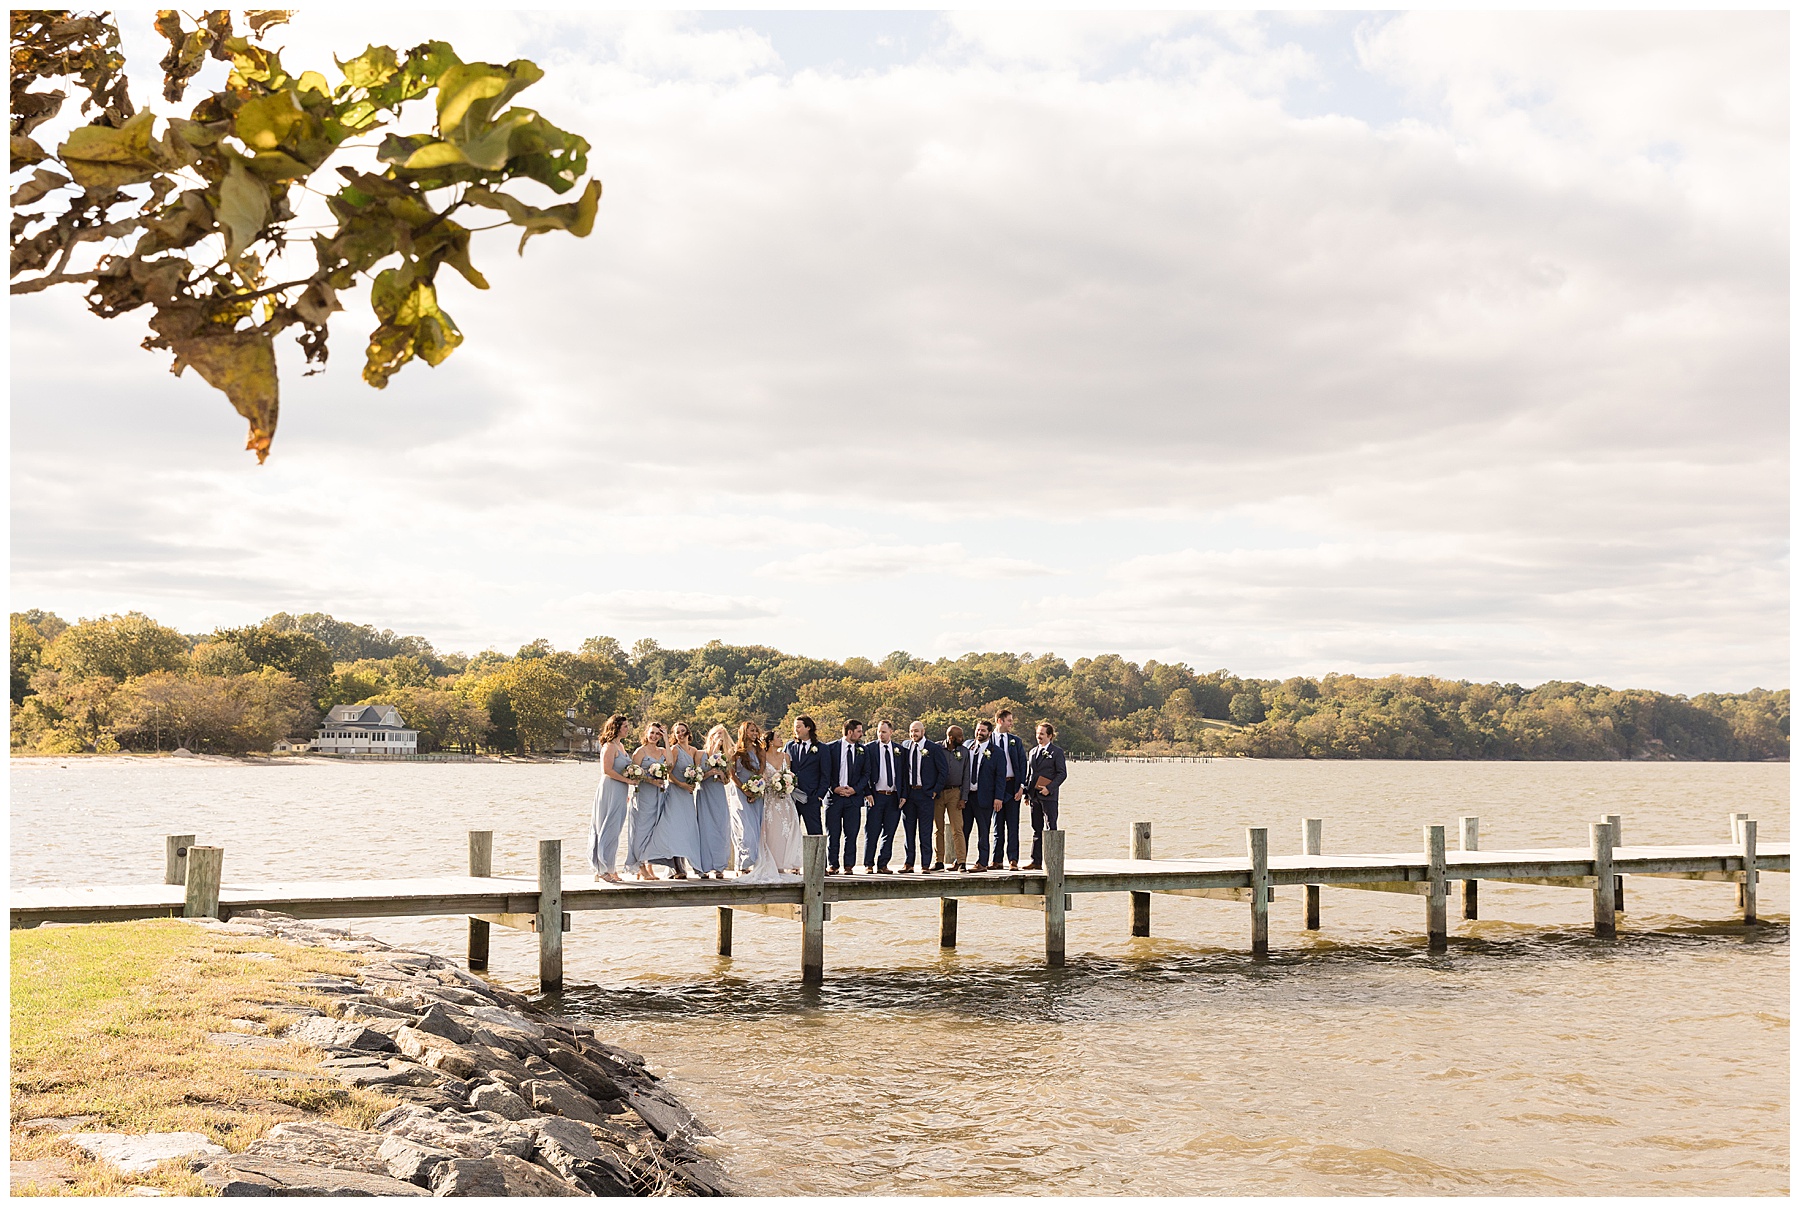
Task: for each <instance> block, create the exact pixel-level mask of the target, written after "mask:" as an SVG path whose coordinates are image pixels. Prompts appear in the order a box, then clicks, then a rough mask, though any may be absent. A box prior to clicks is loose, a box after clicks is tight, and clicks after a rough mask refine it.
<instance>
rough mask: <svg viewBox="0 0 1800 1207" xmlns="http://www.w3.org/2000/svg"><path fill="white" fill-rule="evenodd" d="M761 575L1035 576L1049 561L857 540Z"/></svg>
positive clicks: (771, 566)
mask: <svg viewBox="0 0 1800 1207" xmlns="http://www.w3.org/2000/svg"><path fill="white" fill-rule="evenodd" d="M756 573H757V575H758V576H760V577H762V578H772V579H786V580H790V581H794V582H806V583H822V582H860V581H863V580H866V579H873V578H899V577H901V576H903V575H908V574H917V575H925V576H928V577H932V578H974V579H983V578H1035V577H1038V576H1040V575H1046V574H1054V573H1056V572H1055V571H1054V570H1052V569H1050V568H1049V567H1048V566H1043V565H1039V564H1038V563H1037V562H1033V561H1027V560H1025V559H1024V558H1016V557H977V556H974V555H971V554H970V553H969V551H968V550H967V549H965V548H963V546H962V544H961V543H960V542H957V541H947V542H945V543H943V544H940V545H857V546H851V547H845V548H839V549H821V550H818V551H816V552H813V553H803V554H801V555H800V556H799V557H793V558H788V559H787V560H785V561H778V562H769V563H766V564H765V565H762V566H758V567H757V569H756Z"/></svg>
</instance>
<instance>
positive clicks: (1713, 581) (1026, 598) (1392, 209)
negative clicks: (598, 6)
mask: <svg viewBox="0 0 1800 1207" xmlns="http://www.w3.org/2000/svg"><path fill="white" fill-rule="evenodd" d="M1787 19H1788V18H1787V16H1786V14H1783V13H1749V14H1726V13H1710V14H1678V13H1652V14H1628V13H1608V14H1594V15H1585V16H1546V15H1533V14H1504V15H1488V16H1484V15H1471V14H1452V13H1430V14H1414V15H1404V16H1398V17H1395V16H1390V15H1358V14H1343V13H1337V14H1329V15H1325V16H1322V17H1312V18H1304V19H1303V18H1298V17H1280V16H1270V17H1255V16H1248V15H1236V16H1231V15H1227V16H1223V17H1219V16H1212V17H1195V16H1184V15H1179V14H1152V15H1145V16H1133V15H1119V14H1107V15H1080V14H1073V15H1068V14H1064V15H1054V16H1045V15H1042V14H1032V15H1020V14H983V15H979V16H959V15H951V16H945V15H937V14H929V13H889V14H883V13H853V14H832V13H776V14H753V13H712V14H699V15H686V16H684V15H679V14H660V15H642V16H629V15H607V16H591V17H583V16H569V15H554V16H539V15H531V14H510V13H505V12H493V13H480V14H476V13H469V12H459V13H453V14H441V15H429V14H427V15H420V14H399V13H394V14H388V13H382V12H379V11H373V12H369V13H367V14H358V15H356V16H354V17H351V16H349V15H347V14H345V13H343V12H325V11H315V12H313V13H310V14H308V13H304V12H303V14H302V15H301V16H300V17H299V18H297V19H296V21H295V23H294V25H293V26H291V27H289V28H287V29H285V30H283V31H280V32H279V33H278V34H277V35H276V36H275V37H274V38H273V39H272V40H273V42H274V43H275V44H277V45H282V46H285V47H286V48H287V49H286V51H285V54H284V59H285V61H286V62H287V64H288V65H289V67H290V68H292V69H293V70H295V71H298V70H301V69H304V68H308V67H329V63H330V59H329V56H330V54H332V53H333V52H335V53H337V54H338V55H340V56H341V57H346V58H347V57H349V56H350V55H351V54H354V53H356V52H357V51H360V50H361V49H362V47H363V45H364V44H365V43H367V42H369V41H375V42H387V43H391V44H392V45H394V46H396V47H401V48H404V47H406V46H410V45H412V44H414V43H416V42H418V41H422V40H424V39H425V38H427V37H446V38H448V40H450V41H451V42H452V43H453V44H454V45H455V47H456V48H457V50H458V51H459V53H460V54H461V55H462V56H463V57H464V58H465V59H488V60H492V61H500V62H504V61H506V60H509V59H512V58H516V57H526V58H531V59H534V60H536V61H537V62H538V63H539V64H540V65H541V66H542V67H543V68H545V70H546V72H547V73H548V74H547V77H546V79H545V80H544V81H543V82H542V83H541V84H539V85H537V86H536V87H534V88H532V89H530V90H528V91H527V92H526V93H525V94H523V95H522V96H521V97H520V99H519V102H518V103H521V104H527V105H530V106H532V107H534V108H536V109H538V110H540V111H541V112H543V113H544V114H545V116H546V117H548V118H549V119H550V120H552V121H554V122H557V123H559V124H561V125H563V126H564V127H566V128H569V129H573V130H576V131H579V132H581V133H583V134H584V135H585V136H586V137H588V138H589V140H590V141H591V142H592V143H593V146H594V149H593V152H592V157H591V164H592V167H593V169H594V171H595V172H596V173H597V174H598V175H599V176H600V177H601V179H602V180H603V181H604V182H605V199H604V200H603V201H602V203H601V206H600V212H599V220H598V222H597V224H596V226H595V229H594V233H593V235H592V236H591V237H589V238H587V239H585V240H579V241H577V240H574V239H570V238H568V237H566V236H558V235H549V236H545V237H543V238H540V239H538V240H535V241H534V242H533V243H532V244H531V246H530V247H528V248H527V249H526V252H525V254H524V256H523V257H522V258H521V257H518V256H516V255H515V254H514V251H513V242H514V240H513V238H512V237H510V236H508V235H506V234H505V233H504V232H495V233H494V234H491V235H486V236H478V242H477V254H476V262H477V264H478V266H480V267H481V268H482V269H483V271H484V272H486V274H487V275H488V277H489V279H490V280H491V281H492V282H493V289H492V290H491V291H490V292H487V293H478V292H476V291H475V290H473V289H471V288H469V287H467V286H466V285H464V284H463V283H462V282H461V281H460V280H459V279H457V278H455V276H454V274H449V277H450V279H449V280H448V281H443V282H441V288H442V301H443V304H444V305H445V307H446V309H448V310H449V311H450V313H451V314H453V315H454V316H455V318H456V321H457V323H458V324H459V326H460V327H461V328H462V331H463V333H464V335H465V336H466V337H467V341H468V342H467V343H466V344H465V345H464V346H463V347H462V348H461V349H460V350H459V351H458V352H457V353H456V354H455V355H454V356H452V357H451V358H450V359H449V360H448V361H447V362H446V363H445V364H443V365H442V366H440V367H439V368H437V369H435V370H434V369H429V368H427V367H426V366H424V365H423V364H420V363H415V364H413V365H410V366H408V367H407V368H406V369H405V370H404V371H403V372H401V374H400V375H399V376H398V377H397V378H396V379H395V381H394V383H393V384H392V385H391V386H390V387H389V388H388V389H387V390H386V391H384V392H380V393H377V392H375V391H372V390H370V389H368V388H367V387H366V386H364V385H363V384H362V382H361V380H360V377H359V370H360V362H361V352H362V345H363V343H364V342H365V340H366V336H367V332H368V330H369V328H370V327H371V326H372V325H373V323H372V318H371V317H370V315H369V313H368V311H367V310H366V308H358V307H353V308H352V309H351V310H350V311H348V312H346V313H345V314H342V315H339V316H337V318H336V319H335V321H334V323H333V326H332V339H333V341H334V343H333V348H334V355H333V357H332V360H331V364H330V369H329V371H328V372H327V373H325V374H324V375H322V376H316V377H312V378H302V377H301V376H300V374H299V372H298V369H299V365H298V360H299V358H298V354H297V353H295V354H294V355H293V356H291V357H289V363H290V364H291V365H292V366H293V371H292V372H290V373H288V375H287V377H286V380H285V381H284V383H283V400H282V414H281V426H280V430H279V432H278V433H277V435H276V439H275V446H274V454H273V455H272V456H271V457H270V459H269V462H268V464H266V465H264V466H262V467H260V468H259V467H258V466H257V465H256V464H255V460H254V458H253V457H252V456H251V455H250V454H248V453H246V452H243V451H242V443H243V436H244V433H243V421H242V420H241V419H239V418H238V417H237V416H236V415H235V414H234V413H233V412H232V411H231V409H230V407H229V405H228V404H227V403H226V402H225V401H224V399H223V397H222V396H221V395H218V394H216V393H214V392H213V391H212V390H210V389H209V388H208V387H206V386H205V385H204V384H202V383H201V382H200V381H199V380H198V379H197V378H196V377H195V376H194V375H192V374H189V375H188V376H187V377H185V378H182V379H180V380H177V379H175V378H172V377H171V376H169V374H168V372H167V364H168V361H167V355H166V354H150V353H145V352H142V351H140V350H138V348H137V346H136V345H137V343H138V341H139V340H140V339H141V338H142V337H143V335H144V333H145V328H144V325H143V324H142V322H140V321H137V320H135V319H131V318H127V319H122V320H115V321H111V322H106V321H102V320H100V319H97V318H94V317H92V316H90V315H89V314H87V312H86V311H85V308H84V307H83V304H82V303H81V300H80V298H79V297H78V296H76V295H75V294H74V293H73V292H68V291H65V292H64V293H62V294H61V295H60V296H59V295H57V294H55V293H54V292H53V293H48V294H41V295H36V296H33V297H27V298H23V299H20V300H18V301H16V302H14V304H13V306H12V323H11V329H12V336H13V348H12V386H13V424H12V470H13V474H12V500H13V524H12V540H13V544H12V587H13V607H14V608H15V609H17V608H24V607H32V606H38V607H45V608H50V609H54V610H56V611H58V612H60V613H62V614H63V615H65V616H67V617H70V618H71V619H73V618H74V617H75V616H78V615H98V614H100V613H103V612H112V611H123V610H127V609H140V610H142V611H145V612H148V613H150V614H151V615H153V616H156V617H158V618H160V619H162V620H163V621H165V622H167V623H172V624H176V625H178V626H179V627H181V628H183V629H184V630H187V631H201V630H205V629H209V628H211V627H212V626H214V625H218V624H227V623H244V622H247V621H252V620H255V619H257V618H260V617H262V616H265V615H267V614H269V613H272V612H275V611H282V610H286V611H292V612H299V611H312V610H322V611H327V612H331V613H333V614H334V615H337V616H339V617H341V618H345V619H352V620H357V621H362V622H367V623H372V624H375V625H377V626H381V627H389V628H393V629H396V630H399V631H401V632H410V633H420V634H423V635H424V636H426V637H428V638H430V639H431V640H432V641H434V642H436V643H437V644H438V645H439V646H440V647H441V648H449V649H464V650H468V651H471V652H473V651H474V650H477V649H480V648H482V647H483V646H487V645H494V646H498V647H499V648H502V649H511V648H514V647H516V646H518V645H520V644H522V643H523V642H525V641H527V640H530V639H532V638H534V637H538V636H546V637H549V638H550V639H551V640H552V641H553V642H555V643H557V644H559V645H564V646H568V645H573V644H575V643H577V642H579V641H580V640H581V639H582V638H583V637H586V636H589V635H593V634H608V635H612V636H615V637H618V638H619V639H621V640H622V641H625V642H626V643H627V644H629V643H630V642H631V641H633V640H635V639H637V638H639V637H653V638H655V639H657V640H658V641H660V642H662V643H663V644H664V645H683V646H685V645H693V644H698V643H701V642H704V641H706V640H709V639H712V638H720V639H723V640H726V641H732V642H758V643H767V644H772V645H776V646H779V647H781V648H783V649H786V650H790V651H794V652H799V653H806V654H813V655H818V656H825V657H833V658H842V657H848V656H851V655H855V654H861V655H866V656H869V657H873V658H877V659H878V658H880V657H881V656H883V655H884V654H886V653H887V652H888V651H890V650H895V649H904V650H908V651H910V652H912V653H913V654H915V655H920V656H937V655H943V654H950V655H954V654H959V653H962V652H964V651H967V650H970V649H1007V650H1017V651H1025V650H1029V651H1033V652H1043V651H1046V650H1054V651H1055V652H1057V653H1058V654H1061V655H1063V656H1064V657H1067V658H1071V659H1072V658H1074V657H1077V656H1080V655H1084V654H1097V653H1101V652H1107V651H1114V652H1119V653H1122V654H1125V655H1127V656H1129V657H1131V658H1133V659H1137V660H1142V659H1144V658H1149V657H1154V658H1158V659H1162V660H1170V661H1172V660H1180V661H1186V662H1188V663H1189V664H1190V665H1193V666H1194V667H1196V668H1197V669H1210V668H1213V667H1219V666H1226V667H1230V668H1232V669H1233V670H1235V671H1237V672H1239V673H1240V674H1247V675H1260V676H1273V675H1290V674H1297V673H1308V674H1313V673H1322V672H1325V671H1332V670H1336V671H1351V672H1358V673H1387V672H1391V671H1404V672H1413V673H1432V674H1441V675H1448V676H1452V677H1458V678H1463V677H1466V678H1473V679H1480V680H1486V679H1501V680H1516V681H1519V682H1524V683H1537V682H1541V681H1543V680H1545V679H1553V678H1561V679H1577V678H1579V679H1585V680H1587V681H1590V682H1604V683H1608V684H1611V685H1613V686H1618V687H1623V686H1643V687H1654V688H1660V689H1665V690H1674V691H1684V692H1697V691H1705V690H1741V689H1744V688H1748V687H1751V686H1757V685H1761V686H1770V687H1775V686H1786V685H1787V682H1788V678H1787V676H1788V642H1787V629H1788V625H1787V621H1788V522H1787V521H1788V403H1787V397H1788V377H1787V366H1788V323H1789V315H1788V272H1787V268H1788V205H1789V198H1788V184H1787V182H1788V159H1787V157H1788V127H1787V114H1788V92H1787V90H1788V77H1787V52H1788V33H1787ZM124 20H125V22H126V33H127V35H128V37H127V42H128V49H129V50H130V51H131V53H132V60H133V66H134V70H135V75H134V89H133V92H134V95H135V96H137V97H139V98H141V99H143V100H146V101H148V100H149V99H150V98H151V97H152V96H153V95H154V94H155V93H156V92H157V91H158V90H159V87H160V81H159V79H158V77H157V75H156V72H155V67H154V62H155V59H156V58H157V57H159V55H160V53H161V52H160V50H158V49H157V47H156V46H155V45H153V44H152V41H151V36H150V33H149V28H148V23H149V14H148V12H147V11H142V12H127V13H126V14H125V15H124ZM334 78H335V77H334ZM159 104H160V102H159ZM167 109H168V107H167V106H162V111H164V112H167ZM427 120H428V114H427V113H425V112H420V113H419V114H418V115H417V116H416V117H415V118H414V120H413V121H412V122H410V123H408V125H409V126H423V125H424V124H425V122H426V121H427Z"/></svg>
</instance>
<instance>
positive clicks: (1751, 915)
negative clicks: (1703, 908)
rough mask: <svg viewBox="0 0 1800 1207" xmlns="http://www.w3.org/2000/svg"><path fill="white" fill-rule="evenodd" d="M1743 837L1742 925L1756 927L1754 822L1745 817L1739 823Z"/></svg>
mask: <svg viewBox="0 0 1800 1207" xmlns="http://www.w3.org/2000/svg"><path fill="white" fill-rule="evenodd" d="M1739 825H1740V829H1739V832H1740V833H1741V834H1742V835H1743V837H1744V883H1743V884H1742V885H1740V886H1739V887H1740V888H1741V889H1742V892H1741V893H1740V896H1742V897H1743V900H1744V925H1745V926H1755V925H1756V822H1755V821H1754V820H1752V819H1751V818H1750V817H1748V816H1746V817H1745V818H1744V820H1743V821H1742V822H1741V823H1739Z"/></svg>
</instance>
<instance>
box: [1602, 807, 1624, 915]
mask: <svg viewBox="0 0 1800 1207" xmlns="http://www.w3.org/2000/svg"><path fill="white" fill-rule="evenodd" d="M1601 820H1602V821H1604V822H1605V823H1606V824H1607V825H1609V826H1611V827H1612V838H1613V843H1612V844H1613V854H1614V857H1615V858H1616V857H1617V855H1618V851H1619V848H1620V847H1622V846H1624V845H1625V819H1624V817H1622V816H1621V815H1619V814H1617V813H1608V814H1607V815H1606V816H1605V817H1603V818H1601ZM1624 912H1625V877H1624V876H1623V875H1622V874H1620V873H1618V872H1614V873H1613V916H1614V917H1615V918H1616V917H1617V916H1618V915H1620V914H1622V913H1624Z"/></svg>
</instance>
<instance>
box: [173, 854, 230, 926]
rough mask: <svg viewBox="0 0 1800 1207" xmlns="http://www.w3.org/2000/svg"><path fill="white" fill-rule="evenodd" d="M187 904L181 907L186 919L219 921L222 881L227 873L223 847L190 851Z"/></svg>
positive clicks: (182, 914) (188, 858) (188, 855)
mask: <svg viewBox="0 0 1800 1207" xmlns="http://www.w3.org/2000/svg"><path fill="white" fill-rule="evenodd" d="M186 862H187V881H186V883H187V902H186V904H185V905H184V906H183V907H182V911H181V916H182V917H184V918H216V917H218V916H219V878H220V876H221V875H222V874H223V873H224V870H225V848H224V847H194V846H190V847H189V848H188V849H187V860H186Z"/></svg>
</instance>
